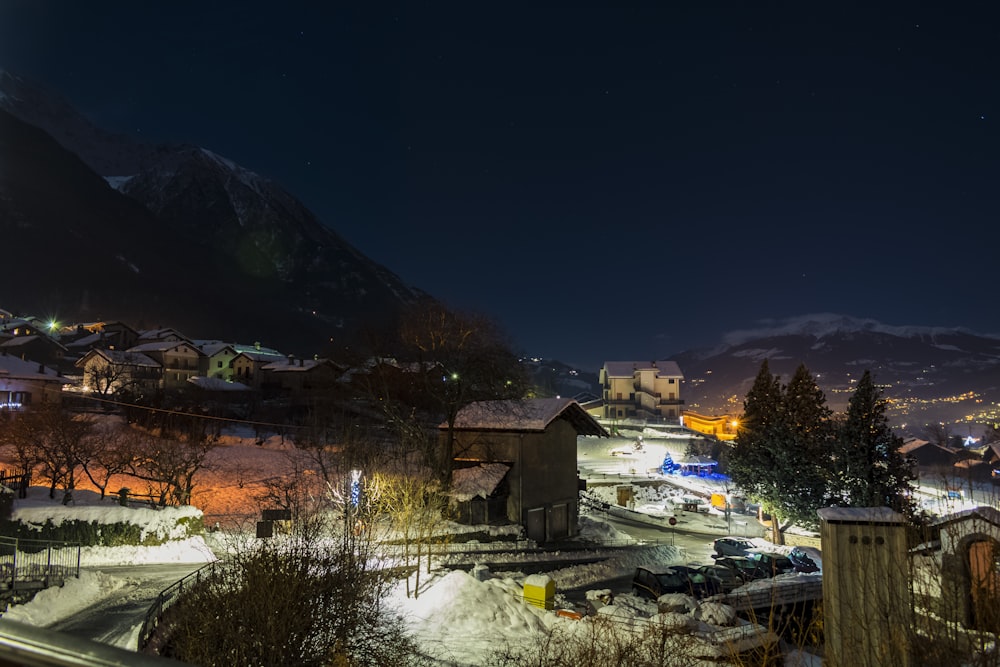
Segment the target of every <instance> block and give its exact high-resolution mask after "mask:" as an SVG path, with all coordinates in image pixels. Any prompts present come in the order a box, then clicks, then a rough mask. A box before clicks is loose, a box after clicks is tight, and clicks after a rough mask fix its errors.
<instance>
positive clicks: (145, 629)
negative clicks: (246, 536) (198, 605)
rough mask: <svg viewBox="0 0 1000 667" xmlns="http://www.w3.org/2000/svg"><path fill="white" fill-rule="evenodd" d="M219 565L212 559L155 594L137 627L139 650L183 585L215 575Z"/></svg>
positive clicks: (195, 583)
mask: <svg viewBox="0 0 1000 667" xmlns="http://www.w3.org/2000/svg"><path fill="white" fill-rule="evenodd" d="M220 567H224V563H223V562H222V561H213V562H211V563H208V564H207V565H203V566H202V567H200V568H198V569H197V570H195V571H194V572H192V573H191V574H189V575H187V576H186V577H184V578H183V579H181V580H179V581H175V582H174V583H172V584H171V585H170V586H167V587H166V588H164V589H163V590H162V591H160V593H159V595H157V596H156V601H155V602H154V603H153V604H152V605H151V606H150V607H149V610H148V611H147V612H146V616H145V617H144V618H143V619H142V627H141V628H140V629H139V646H138V650H139V651H142V650H143V649H145V648H146V647H147V646H148V645H149V640H150V639H151V638H152V637H153V633H154V632H156V628H157V627H159V625H160V622H161V621H162V620H163V614H164V613H165V612H166V611H167V609H169V608H170V607H172V606H173V605H174V603H175V602H177V600H178V598H179V597H180V596H181V594H183V593H184V589H185V587H187V588H192V587H194V586H197V585H198V584H199V583H201V582H202V581H204V580H206V579H209V578H211V577H213V576H215V574H216V572H217V569H218V568H220Z"/></svg>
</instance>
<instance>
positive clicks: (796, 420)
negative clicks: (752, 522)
mask: <svg viewBox="0 0 1000 667" xmlns="http://www.w3.org/2000/svg"><path fill="white" fill-rule="evenodd" d="M783 405H784V412H783V417H784V420H783V421H784V427H785V437H786V438H787V441H785V442H784V443H782V444H781V445H780V447H781V451H782V453H783V456H782V458H781V463H782V472H783V481H784V493H783V494H782V500H783V503H782V511H783V513H784V515H785V516H787V517H788V518H789V519H790V520H792V521H793V522H795V523H797V524H801V525H806V526H814V525H815V524H816V523H817V522H818V517H817V515H816V510H817V509H819V508H820V507H823V506H825V505H828V504H829V492H828V488H829V480H830V471H831V468H832V459H833V444H834V430H833V424H832V421H831V415H832V414H833V411H832V410H830V408H829V407H827V405H826V396H825V395H824V394H823V391H822V390H821V389H820V388H819V386H818V385H817V384H816V380H815V379H814V378H813V376H812V374H811V373H809V369H807V368H806V366H805V364H800V365H799V367H798V368H797V369H796V371H795V375H793V376H792V379H791V380H790V381H789V382H788V386H787V387H785V391H784V400H783Z"/></svg>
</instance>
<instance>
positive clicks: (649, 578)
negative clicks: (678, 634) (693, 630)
mask: <svg viewBox="0 0 1000 667" xmlns="http://www.w3.org/2000/svg"><path fill="white" fill-rule="evenodd" d="M708 590H709V589H708V584H707V582H706V581H705V577H704V576H703V575H701V574H699V573H698V571H697V570H696V569H695V568H692V567H688V566H686V565H666V566H662V567H658V566H643V567H637V568H635V575H634V576H633V577H632V594H633V595H638V596H641V597H644V598H649V599H650V600H656V599H657V598H659V597H660V596H661V595H666V594H667V593H684V594H685V595H690V596H692V597H697V598H700V597H704V596H706V595H707V594H708Z"/></svg>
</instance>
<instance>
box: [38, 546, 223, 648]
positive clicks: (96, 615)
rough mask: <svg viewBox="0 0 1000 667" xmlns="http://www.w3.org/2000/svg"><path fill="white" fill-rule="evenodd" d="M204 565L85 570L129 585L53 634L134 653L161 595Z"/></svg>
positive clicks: (59, 624) (59, 626)
mask: <svg viewBox="0 0 1000 667" xmlns="http://www.w3.org/2000/svg"><path fill="white" fill-rule="evenodd" d="M202 566H204V563H183V564H176V565H174V564H169V565H124V566H106V565H102V566H99V567H97V566H95V567H84V568H81V570H95V571H96V570H99V571H101V572H104V573H105V574H109V575H111V576H114V577H117V578H119V579H124V580H126V581H127V582H128V583H127V584H126V585H125V586H124V587H122V589H121V590H119V591H117V592H116V593H115V594H114V595H112V596H111V597H108V598H105V599H103V600H101V601H100V602H98V603H96V604H94V605H91V606H90V607H87V608H86V609H84V610H83V611H81V612H78V613H76V614H74V615H73V616H71V617H69V618H67V619H64V620H62V621H59V622H57V623H55V624H54V625H52V626H50V629H51V630H56V631H58V632H63V633H66V634H68V635H71V636H73V637H80V638H83V639H90V640H93V641H97V642H100V643H102V644H108V645H111V646H117V647H119V648H126V649H131V650H135V649H136V646H135V642H136V637H137V633H138V629H139V627H138V626H139V625H141V624H142V619H143V618H144V617H145V615H146V611H147V610H148V609H149V608H150V606H151V605H152V604H153V602H155V601H156V597H157V596H158V595H159V593H160V591H162V590H163V589H164V588H167V587H168V586H170V585H171V584H173V583H174V582H176V581H178V580H180V579H183V578H184V577H185V576H187V575H188V574H190V573H192V572H194V571H195V570H197V569H198V568H199V567H202Z"/></svg>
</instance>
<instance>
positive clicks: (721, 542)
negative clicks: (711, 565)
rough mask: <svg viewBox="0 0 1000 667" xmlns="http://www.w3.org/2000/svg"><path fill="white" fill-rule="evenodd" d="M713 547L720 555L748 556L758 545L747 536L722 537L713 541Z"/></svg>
mask: <svg viewBox="0 0 1000 667" xmlns="http://www.w3.org/2000/svg"><path fill="white" fill-rule="evenodd" d="M712 548H713V549H715V553H716V554H717V555H719V556H746V555H747V553H749V552H750V550H751V549H756V548H757V545H756V544H754V543H753V542H751V541H750V540H748V539H747V538H745V537H720V538H719V539H717V540H715V541H714V542H712Z"/></svg>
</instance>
